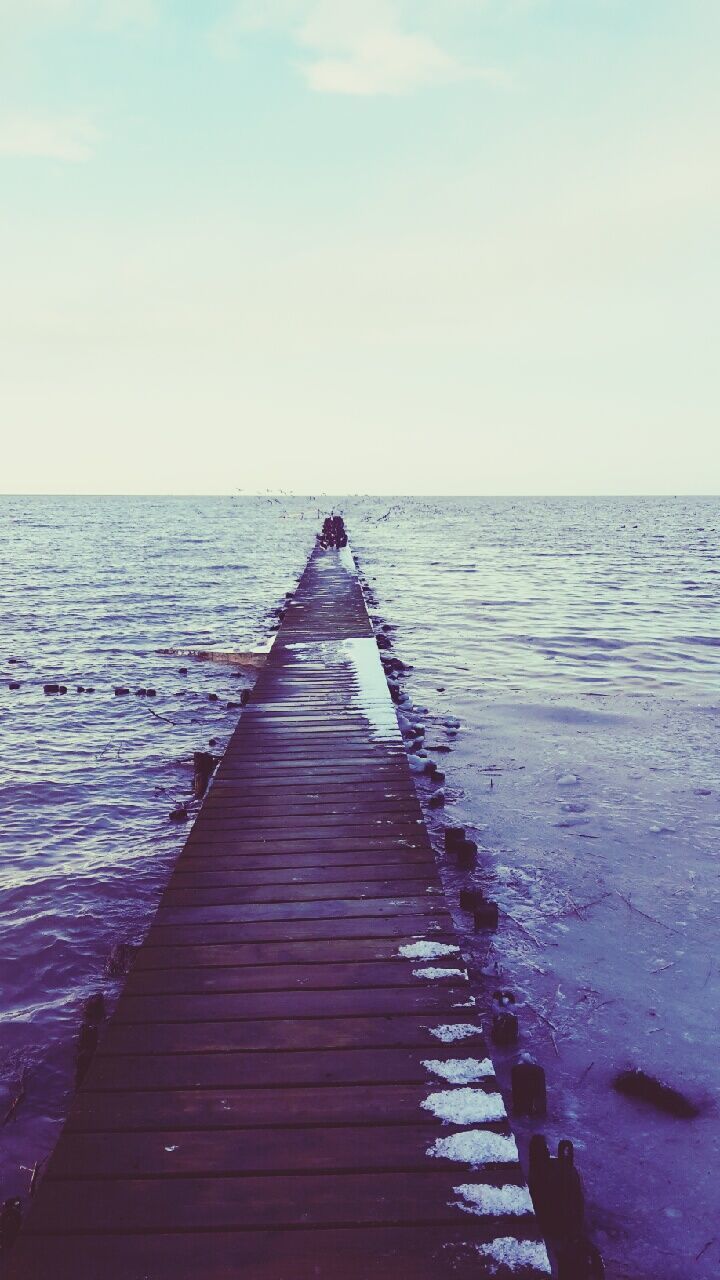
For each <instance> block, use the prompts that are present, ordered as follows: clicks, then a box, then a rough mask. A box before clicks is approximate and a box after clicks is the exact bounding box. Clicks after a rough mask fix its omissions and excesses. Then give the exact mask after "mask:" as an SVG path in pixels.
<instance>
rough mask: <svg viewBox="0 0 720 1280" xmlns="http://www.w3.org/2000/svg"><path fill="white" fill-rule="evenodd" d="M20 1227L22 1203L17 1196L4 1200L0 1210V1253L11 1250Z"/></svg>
mask: <svg viewBox="0 0 720 1280" xmlns="http://www.w3.org/2000/svg"><path fill="white" fill-rule="evenodd" d="M21 1226H22V1201H21V1200H20V1198H19V1196H11V1198H10V1199H9V1200H4V1201H3V1204H2V1208H0V1253H7V1252H9V1250H10V1249H12V1247H13V1245H14V1243H15V1241H16V1239H17V1237H18V1234H19V1232H20V1227H21Z"/></svg>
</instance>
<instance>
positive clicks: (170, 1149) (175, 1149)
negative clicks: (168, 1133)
mask: <svg viewBox="0 0 720 1280" xmlns="http://www.w3.org/2000/svg"><path fill="white" fill-rule="evenodd" d="M177 1149H178V1143H177V1142H176V1143H175V1145H174V1146H171V1147H166V1148H165V1150H166V1151H177Z"/></svg>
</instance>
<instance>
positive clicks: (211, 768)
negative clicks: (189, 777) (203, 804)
mask: <svg viewBox="0 0 720 1280" xmlns="http://www.w3.org/2000/svg"><path fill="white" fill-rule="evenodd" d="M217 764H218V757H217V756H214V755H211V753H210V752H209V751H195V752H193V795H194V797H195V799H196V800H202V798H203V796H204V795H205V792H206V791H207V785H208V782H209V781H210V779H211V777H212V775H213V773H214V772H215V769H216V768H217Z"/></svg>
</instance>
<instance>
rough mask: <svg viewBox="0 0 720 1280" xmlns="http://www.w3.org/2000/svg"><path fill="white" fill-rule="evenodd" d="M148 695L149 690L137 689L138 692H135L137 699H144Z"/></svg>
mask: <svg viewBox="0 0 720 1280" xmlns="http://www.w3.org/2000/svg"><path fill="white" fill-rule="evenodd" d="M146 694H147V689H136V690H135V697H136V698H144V697H145V696H146Z"/></svg>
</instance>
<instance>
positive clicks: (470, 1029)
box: [428, 1022, 482, 1044]
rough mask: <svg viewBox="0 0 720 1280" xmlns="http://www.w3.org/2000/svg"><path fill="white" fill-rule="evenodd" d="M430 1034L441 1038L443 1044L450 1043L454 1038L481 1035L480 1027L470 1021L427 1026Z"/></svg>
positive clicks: (464, 1038)
mask: <svg viewBox="0 0 720 1280" xmlns="http://www.w3.org/2000/svg"><path fill="white" fill-rule="evenodd" d="M428 1031H429V1032H430V1035H431V1036H435V1038H436V1040H442V1042H443V1044H452V1043H453V1041H454V1040H470V1039H471V1038H472V1037H480V1036H481V1035H482V1027H481V1026H479V1025H478V1026H474V1025H473V1023H472V1022H446V1023H443V1025H442V1026H440V1027H428Z"/></svg>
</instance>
